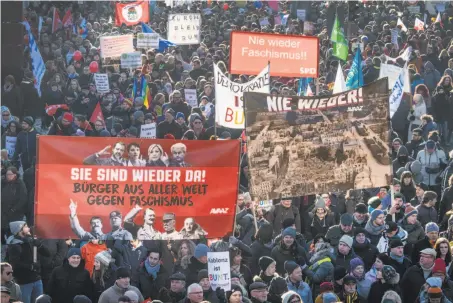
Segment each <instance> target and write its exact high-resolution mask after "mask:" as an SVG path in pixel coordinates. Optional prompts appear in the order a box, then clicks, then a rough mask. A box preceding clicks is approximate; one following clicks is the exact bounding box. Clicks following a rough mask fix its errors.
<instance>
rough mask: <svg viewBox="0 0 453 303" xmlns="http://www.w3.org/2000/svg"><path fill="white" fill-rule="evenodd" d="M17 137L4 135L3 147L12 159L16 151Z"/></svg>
mask: <svg viewBox="0 0 453 303" xmlns="http://www.w3.org/2000/svg"><path fill="white" fill-rule="evenodd" d="M16 142H17V137H11V136H6V138H5V148H6V150H7V151H8V158H10V159H12V158H13V156H14V152H15V151H16Z"/></svg>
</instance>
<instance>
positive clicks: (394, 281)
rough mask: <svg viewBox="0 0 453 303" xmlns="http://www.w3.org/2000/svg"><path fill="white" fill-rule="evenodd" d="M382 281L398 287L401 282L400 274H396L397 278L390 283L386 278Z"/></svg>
mask: <svg viewBox="0 0 453 303" xmlns="http://www.w3.org/2000/svg"><path fill="white" fill-rule="evenodd" d="M382 281H383V282H384V283H387V284H391V285H396V284H398V283H399V282H400V274H399V273H396V276H394V277H393V278H391V279H390V280H389V281H387V280H385V279H384V277H382Z"/></svg>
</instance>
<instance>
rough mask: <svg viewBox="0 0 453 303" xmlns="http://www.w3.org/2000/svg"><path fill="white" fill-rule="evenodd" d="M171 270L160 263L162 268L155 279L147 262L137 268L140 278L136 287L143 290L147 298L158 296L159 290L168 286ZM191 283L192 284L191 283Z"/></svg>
mask: <svg viewBox="0 0 453 303" xmlns="http://www.w3.org/2000/svg"><path fill="white" fill-rule="evenodd" d="M170 274H171V273H170V272H169V271H167V270H166V269H165V266H164V264H161V265H160V269H159V271H158V272H157V277H156V279H154V278H153V277H152V276H151V275H150V274H148V272H147V271H146V268H145V262H143V264H141V265H140V267H139V268H138V270H137V275H138V278H137V279H134V280H137V284H134V286H135V287H137V288H138V289H140V290H141V292H142V295H143V297H145V298H157V297H158V296H159V291H160V290H161V289H162V288H164V287H165V286H167V285H166V284H167V279H168V278H170ZM189 285H190V284H189Z"/></svg>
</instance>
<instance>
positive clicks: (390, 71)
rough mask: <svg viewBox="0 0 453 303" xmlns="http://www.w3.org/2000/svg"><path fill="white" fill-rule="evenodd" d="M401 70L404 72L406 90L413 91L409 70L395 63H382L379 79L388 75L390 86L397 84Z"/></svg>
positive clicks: (407, 91)
mask: <svg viewBox="0 0 453 303" xmlns="http://www.w3.org/2000/svg"><path fill="white" fill-rule="evenodd" d="M401 72H404V77H405V81H404V92H405V93H409V94H410V93H411V86H410V81H409V73H408V72H407V70H403V68H402V67H398V66H395V65H393V64H386V63H381V68H380V70H379V79H381V78H384V77H387V78H388V82H389V88H390V87H392V88H393V87H394V86H395V82H396V81H397V80H398V77H399V75H400V74H401Z"/></svg>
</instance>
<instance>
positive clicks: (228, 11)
mask: <svg viewBox="0 0 453 303" xmlns="http://www.w3.org/2000/svg"><path fill="white" fill-rule="evenodd" d="M151 2H153V1H151ZM166 2H167V1H166ZM415 2H417V1H405V2H398V1H386V2H378V1H360V2H348V3H336V2H324V1H311V2H309V4H308V6H305V7H304V9H306V15H305V21H302V20H301V19H300V18H299V17H297V16H296V11H297V8H298V5H302V4H301V3H302V2H298V1H279V2H278V11H276V10H272V9H271V8H270V7H269V3H268V1H248V2H247V1H237V2H236V1H203V2H202V1H189V2H187V1H183V3H184V4H183V5H175V6H173V7H170V6H166V4H165V3H164V2H159V1H157V2H155V4H156V6H155V7H154V8H153V12H152V15H151V18H150V22H149V26H150V27H151V28H152V29H153V30H154V31H155V32H157V33H159V34H160V35H161V37H163V38H166V34H167V29H166V22H167V18H168V14H169V13H182V12H189V11H190V12H203V13H202V28H201V36H202V42H201V43H200V44H199V45H190V46H171V47H168V48H164V49H150V50H147V51H143V54H142V62H143V68H142V69H140V70H131V71H130V70H128V69H127V70H126V69H120V68H119V66H118V65H117V64H115V61H112V62H109V61H104V60H103V59H101V57H100V50H99V38H100V36H103V35H121V34H134V36H135V35H136V34H137V33H139V32H141V31H142V28H141V26H140V25H137V26H132V27H127V26H124V25H123V26H120V27H117V26H115V25H114V24H113V23H112V22H111V20H112V18H113V16H114V12H115V4H114V2H113V1H112V2H101V1H94V2H89V1H77V2H45V1H43V2H39V1H36V2H33V1H30V2H28V3H27V5H26V6H25V7H24V19H25V20H27V21H28V23H29V24H30V26H31V28H32V32H33V34H34V36H35V39H36V41H37V45H38V48H39V50H40V53H41V55H42V57H43V60H44V62H45V65H46V72H45V74H44V77H43V78H42V81H41V85H40V87H39V88H40V92H41V95H40V94H39V93H38V90H37V89H36V87H35V81H36V79H35V76H34V74H33V72H32V70H33V69H32V66H31V60H29V59H30V58H29V56H30V49H29V46H28V37H26V38H25V39H24V54H25V56H26V58H28V60H25V64H24V67H23V77H22V79H18V78H15V77H14V76H12V75H6V77H5V78H4V79H2V80H3V86H2V107H1V114H2V118H1V134H2V141H1V147H2V152H1V164H2V175H1V176H2V192H1V206H2V213H1V220H2V222H1V232H2V233H1V240H2V263H1V302H2V303H4V302H24V303H35V302H37V303H48V302H54V303H69V302H74V303H82V302H99V303H125V302H147V301H146V300H149V301H152V302H163V303H170V302H171V303H200V302H202V301H206V302H211V303H242V302H243V303H248V302H251V303H266V302H272V303H302V302H303V303H310V302H315V303H328V302H345V303H358V302H376V303H378V302H393V303H399V302H407V303H413V302H430V303H434V302H442V303H448V302H453V266H452V248H451V247H452V245H453V242H452V241H453V216H452V215H453V209H452V204H453V161H452V160H451V159H452V158H453V153H452V152H450V151H449V147H450V146H451V144H452V140H453V138H452V136H451V133H452V130H453V90H452V88H453V87H452V77H453V39H452V38H453V17H452V16H453V6H452V5H451V3H449V2H442V1H440V2H439V3H440V6H435V8H434V9H435V12H436V14H433V12H432V8H430V9H428V7H427V3H426V2H421V1H418V2H417V3H415ZM303 5H306V4H303ZM410 6H416V7H419V8H420V10H419V11H420V13H414V10H413V9H410ZM206 8H210V10H209V13H207V11H206V10H205V9H206ZM54 9H58V10H59V12H60V15H61V16H63V15H64V14H65V13H66V12H67V11H68V10H70V11H71V14H72V18H73V23H74V28H75V29H76V30H74V29H73V27H72V26H71V27H68V28H64V27H62V28H60V29H58V30H56V31H55V32H53V27H54V26H53V24H52V23H53V20H52V17H53V12H54ZM441 10H442V11H441ZM332 11H333V12H334V14H335V13H337V15H338V14H339V12H340V18H339V19H340V21H341V24H342V26H343V27H344V28H345V30H346V37H347V38H348V42H349V56H348V58H347V60H346V61H342V60H340V59H338V58H336V57H334V56H333V49H332V43H331V41H330V32H331V30H332V22H333V20H330V19H329V18H330V17H329V16H332V14H331V13H332ZM437 11H439V16H440V21H439V20H436V17H437ZM341 12H342V13H343V15H341ZM286 14H288V15H289V17H288V18H287V21H286V23H285V24H282V21H281V20H286ZM277 16H281V17H282V18H275V17H277ZM284 16H285V17H284ZM39 17H42V18H43V24H42V27H41V30H40V31H38V23H39ZM263 18H264V19H266V20H267V21H268V22H261V21H262V20H263ZM415 18H418V19H420V20H424V21H425V23H426V27H425V28H424V30H422V31H417V30H415V29H413V25H414V21H415ZM276 20H280V21H279V22H280V24H278V23H277V24H276V23H275V22H276ZM399 20H401V21H402V23H403V25H401V24H400V22H399ZM308 24H310V27H311V26H312V28H311V33H310V35H316V36H317V37H319V43H320V48H319V49H320V62H319V70H320V77H319V79H317V84H318V93H319V94H320V95H329V94H331V93H332V87H333V84H334V81H335V75H336V71H337V69H338V68H341V69H342V71H343V72H344V74H345V76H347V74H348V72H349V68H350V67H351V66H352V60H353V57H354V54H355V48H357V47H361V48H363V51H362V59H363V64H362V70H363V74H364V82H365V85H366V84H369V83H371V82H373V81H375V80H377V79H378V78H379V71H380V65H381V63H384V62H385V63H387V64H394V65H396V66H399V67H403V66H405V65H406V64H407V66H408V72H409V78H410V86H411V94H405V95H404V97H403V101H402V102H401V105H400V107H399V108H398V110H397V112H396V113H395V114H394V116H393V117H392V119H391V130H390V132H389V139H390V142H389V144H391V147H392V158H393V163H392V166H393V184H392V190H390V188H388V187H381V188H373V189H363V190H349V191H347V192H339V193H319V194H318V195H310V196H303V197H294V198H292V199H286V200H285V199H282V200H274V201H273V205H272V207H271V208H263V207H260V206H259V205H256V204H255V203H254V202H252V199H251V198H250V195H249V194H248V191H249V179H248V163H247V154H246V150H245V149H244V153H243V156H242V160H241V165H240V173H241V177H240V194H239V195H238V199H237V213H236V219H235V223H236V224H235V226H234V231H233V233H232V234H229V235H225V237H224V238H222V239H218V240H217V241H210V242H209V243H208V241H207V240H206V239H203V238H201V239H200V240H168V241H153V240H148V241H140V240H130V241H124V240H116V241H115V240H112V239H100V238H99V237H96V235H95V234H92V237H90V238H92V239H91V240H89V241H85V240H80V239H60V240H55V239H37V238H36V237H33V236H32V234H33V233H32V229H31V227H32V226H33V225H34V215H33V211H34V209H33V208H34V191H35V162H36V138H37V136H39V135H56V136H93V137H140V131H141V126H142V125H143V124H149V123H156V124H157V138H159V139H170V140H175V139H183V140H216V139H237V138H238V139H240V140H241V139H242V136H241V133H242V130H233V129H226V128H223V127H220V126H218V127H214V125H215V119H214V117H215V103H216V102H221V100H215V84H214V81H213V64H217V65H218V66H219V68H220V69H221V70H222V71H223V72H224V73H226V74H228V70H227V66H228V63H229V48H230V47H233V46H232V45H231V44H230V33H231V31H233V30H241V31H251V32H266V33H278V34H296V35H301V34H304V33H305V34H307V31H305V30H304V29H305V28H306V27H307V25H308ZM351 24H353V25H355V27H356V28H357V31H356V32H354V33H352V28H354V27H352V26H350V25H351ZM404 26H405V27H407V29H406V30H404ZM392 29H397V31H398V37H397V38H398V39H397V42H396V43H394V41H392V33H391V30H392ZM395 44H397V45H398V47H396V46H395ZM408 47H412V52H411V54H410V57H409V59H408V62H406V61H405V60H404V59H403V58H402V57H401V54H403V53H404V51H405V50H406V49H407V48H408ZM76 51H78V52H80V53H81V54H82V58H77V60H76V58H75V56H74V53H75V52H76ZM92 62H96V63H97V67H98V70H99V71H101V72H105V73H107V74H108V79H109V86H110V91H109V92H108V93H99V92H97V90H96V85H95V83H94V79H93V78H94V76H93V70H92V68H91V67H92V64H91V63H92ZM142 76H144V77H142ZM231 77H232V79H233V80H234V81H236V82H241V83H242V82H247V81H249V80H250V79H252V76H246V75H231ZM134 79H138V80H135V81H134ZM140 81H146V82H147V85H148V87H149V90H150V96H151V98H150V102H149V106H146V104H145V102H144V98H143V97H134V95H133V93H134V82H136V85H137V84H139V83H140ZM137 82H138V83H137ZM299 83H301V82H300V81H298V80H297V79H291V78H280V77H272V79H271V87H272V90H271V92H272V93H274V94H281V95H284V96H290V95H296V94H298V93H301V91H303V90H305V89H306V88H299V85H300V84H299ZM310 85H313V87H312V91H316V87H315V83H314V82H312V83H311V84H310ZM184 88H191V89H196V91H197V95H198V99H197V101H198V104H199V106H198V107H191V106H189V105H188V103H187V102H186V100H185V94H184ZM98 103H99V104H100V107H101V110H102V114H103V117H104V119H102V118H100V117H99V116H96V118H95V119H94V120H93V119H91V117H92V115H93V112H94V111H95V108H96V106H97V104H98ZM52 105H55V106H56V105H65V106H59V107H60V108H58V109H56V107H55V109H56V110H52V111H49V110H48V111H46V110H45V109H46V107H47V106H52ZM90 120H91V122H90ZM11 137H13V138H16V143H15V148H13V149H12V150H7V149H5V148H7V143H8V141H7V140H8V138H11ZM8 146H10V145H8ZM383 173H384V172H383ZM210 251H211V252H225V251H227V252H229V255H230V266H231V290H230V291H226V292H225V291H224V290H222V289H220V288H217V289H212V288H211V278H210V277H209V274H208V270H207V254H208V252H210ZM145 299H146V300H145Z"/></svg>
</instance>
